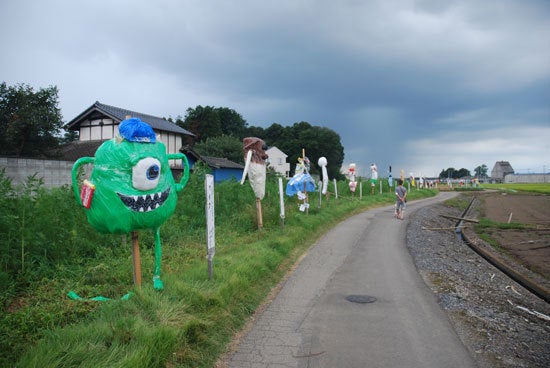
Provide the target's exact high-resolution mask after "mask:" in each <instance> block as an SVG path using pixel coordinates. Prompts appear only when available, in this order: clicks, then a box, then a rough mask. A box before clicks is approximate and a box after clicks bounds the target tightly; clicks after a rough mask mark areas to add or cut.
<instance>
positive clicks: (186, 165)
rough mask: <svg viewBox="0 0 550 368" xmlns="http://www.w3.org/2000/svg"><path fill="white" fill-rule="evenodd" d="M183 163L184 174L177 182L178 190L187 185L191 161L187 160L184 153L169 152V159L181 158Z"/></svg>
mask: <svg viewBox="0 0 550 368" xmlns="http://www.w3.org/2000/svg"><path fill="white" fill-rule="evenodd" d="M180 158H181V160H182V163H183V175H182V177H181V180H180V182H179V183H176V184H175V186H176V192H179V191H181V190H182V189H183V188H185V186H186V185H187V181H188V180H189V161H187V156H185V155H184V154H183V153H170V154H168V159H169V160H177V159H180Z"/></svg>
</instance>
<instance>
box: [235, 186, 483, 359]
mask: <svg viewBox="0 0 550 368" xmlns="http://www.w3.org/2000/svg"><path fill="white" fill-rule="evenodd" d="M454 195H455V194H454V193H441V194H439V195H438V196H436V197H434V198H429V199H424V200H420V201H414V202H409V203H408V204H407V206H408V208H407V211H406V213H405V216H406V217H407V216H411V215H414V212H415V210H417V209H418V208H420V207H422V206H427V205H430V204H433V203H435V202H439V201H443V200H445V199H448V198H450V197H451V196H454ZM407 222H408V221H407V220H406V219H405V221H400V220H397V219H395V218H394V217H393V206H389V207H383V208H378V209H374V210H370V211H366V212H363V213H361V214H359V215H356V216H353V217H351V218H349V219H348V220H346V221H344V222H342V223H340V224H339V225H338V226H336V227H335V228H333V229H332V230H330V231H329V232H328V233H327V234H326V235H325V236H323V237H322V238H321V239H320V240H319V241H318V242H317V243H316V244H315V245H314V246H313V247H312V248H311V249H310V250H309V252H308V254H307V255H306V257H305V258H303V260H302V261H301V263H300V265H299V266H298V267H297V269H296V270H295V271H294V272H293V274H292V275H291V276H290V277H289V278H288V279H287V281H286V283H285V284H284V286H283V287H282V288H281V290H280V292H279V293H278V295H277V296H276V297H275V299H274V300H273V301H272V302H271V303H270V304H269V305H268V306H267V307H266V309H265V311H264V312H263V313H262V314H261V315H259V316H257V318H256V322H255V324H254V326H253V328H252V329H251V330H250V331H249V332H248V333H247V334H246V335H245V336H244V337H243V338H242V339H241V341H240V344H239V345H238V347H237V350H236V351H235V352H234V353H232V354H230V355H229V356H228V358H227V360H226V362H227V364H228V366H229V367H231V368H263V367H265V368H279V367H281V368H283V367H284V368H289V367H299V368H303V367H308V368H315V367H330V368H340V367H358V368H359V367H361V368H362V367H384V368H388V367H408V368H415V367H418V368H420V367H421V368H430V367H433V368H440V367H461V368H468V367H475V363H474V361H473V359H472V358H471V356H470V354H469V353H468V351H467V350H466V348H465V347H464V345H463V344H462V343H461V341H460V339H459V338H458V336H457V334H456V332H455V331H454V330H453V328H452V326H451V324H450V322H449V320H448V318H447V316H446V314H445V313H444V311H443V310H441V308H440V307H439V305H438V304H437V301H436V299H435V296H434V295H433V294H432V292H431V291H430V290H429V289H428V288H427V287H426V285H425V284H424V282H423V281H422V279H421V277H420V275H419V274H418V272H417V271H416V269H415V266H414V263H413V260H412V258H411V256H410V255H409V253H408V251H407V248H406V244H405V235H406V226H407ZM350 295H358V296H360V297H361V298H365V300H361V301H369V300H368V299H369V298H366V297H373V298H376V300H375V301H373V302H370V303H356V302H350V301H348V299H347V297H349V296H350ZM371 300H372V299H371Z"/></svg>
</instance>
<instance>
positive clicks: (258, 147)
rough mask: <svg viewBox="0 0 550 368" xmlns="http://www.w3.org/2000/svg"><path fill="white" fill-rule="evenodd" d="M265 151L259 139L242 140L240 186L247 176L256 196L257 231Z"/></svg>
mask: <svg viewBox="0 0 550 368" xmlns="http://www.w3.org/2000/svg"><path fill="white" fill-rule="evenodd" d="M266 149H267V146H266V145H265V142H264V141H263V140H261V139H260V138H256V137H248V138H244V139H243V151H244V160H245V166H244V172H243V176H242V178H241V184H244V181H245V179H246V176H247V175H248V179H249V180H250V186H251V187H252V190H253V191H254V195H255V196H256V212H257V216H258V229H261V228H262V227H263V220H262V202H261V201H262V199H263V198H264V196H265V178H266V160H267V158H268V157H269V156H268V155H267V153H266V152H265V150H266Z"/></svg>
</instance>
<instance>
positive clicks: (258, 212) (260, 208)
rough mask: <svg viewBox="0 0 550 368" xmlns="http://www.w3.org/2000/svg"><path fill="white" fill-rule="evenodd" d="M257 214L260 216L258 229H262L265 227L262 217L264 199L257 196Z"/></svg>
mask: <svg viewBox="0 0 550 368" xmlns="http://www.w3.org/2000/svg"><path fill="white" fill-rule="evenodd" d="M256 214H257V216H258V230H261V229H262V228H263V227H264V223H263V219H262V201H261V200H260V198H256Z"/></svg>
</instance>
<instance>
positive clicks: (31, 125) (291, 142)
mask: <svg viewBox="0 0 550 368" xmlns="http://www.w3.org/2000/svg"><path fill="white" fill-rule="evenodd" d="M58 104H59V97H58V89H57V87H56V86H50V87H47V88H40V89H38V91H35V90H34V89H33V88H32V87H31V86H29V85H26V84H17V85H13V86H9V85H7V84H6V83H5V82H2V83H1V84H0V155H4V156H15V157H55V152H56V149H57V148H59V147H60V146H61V145H63V144H66V143H70V142H72V141H74V140H77V139H78V135H77V134H76V132H74V131H66V132H64V129H63V128H64V123H63V116H62V114H61V110H60V108H59V107H58ZM168 120H169V121H171V122H173V123H175V124H176V125H178V126H181V127H183V128H185V129H187V130H189V131H190V132H192V133H194V134H195V139H194V140H193V141H190V142H187V143H188V144H190V145H192V146H193V147H194V149H195V150H196V151H197V152H199V153H200V154H202V155H206V156H214V157H225V158H227V159H229V160H231V161H234V162H237V163H243V162H244V157H243V147H242V139H243V138H245V137H258V138H261V139H263V140H264V141H265V142H266V144H267V145H268V146H276V147H278V148H279V149H280V150H281V151H283V152H285V153H286V154H287V155H288V158H287V162H289V163H290V164H291V170H292V169H293V168H294V165H295V164H296V163H297V160H298V157H300V156H301V155H302V149H305V151H306V156H308V157H309V158H310V159H311V160H312V162H311V171H312V172H313V173H318V171H319V169H318V167H317V162H316V160H317V159H318V158H319V157H321V156H325V157H326V158H327V161H328V165H327V171H328V174H329V176H330V177H331V178H338V179H340V178H342V174H341V173H340V167H341V166H342V163H343V160H344V147H343V146H342V143H341V139H340V136H339V135H338V134H337V133H336V132H334V131H333V130H331V129H329V128H326V127H321V126H314V125H311V124H309V123H308V122H305V121H301V122H297V123H295V124H294V125H292V126H282V125H281V124H278V123H273V124H272V125H271V126H269V127H268V128H262V127H258V126H249V125H248V123H247V122H246V120H245V119H244V118H243V117H242V116H241V114H239V113H238V112H236V111H235V110H233V109H230V108H227V107H213V106H201V105H199V106H196V107H195V108H188V109H187V110H186V114H185V116H184V117H177V118H176V119H172V118H168ZM63 132H64V135H63Z"/></svg>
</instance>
